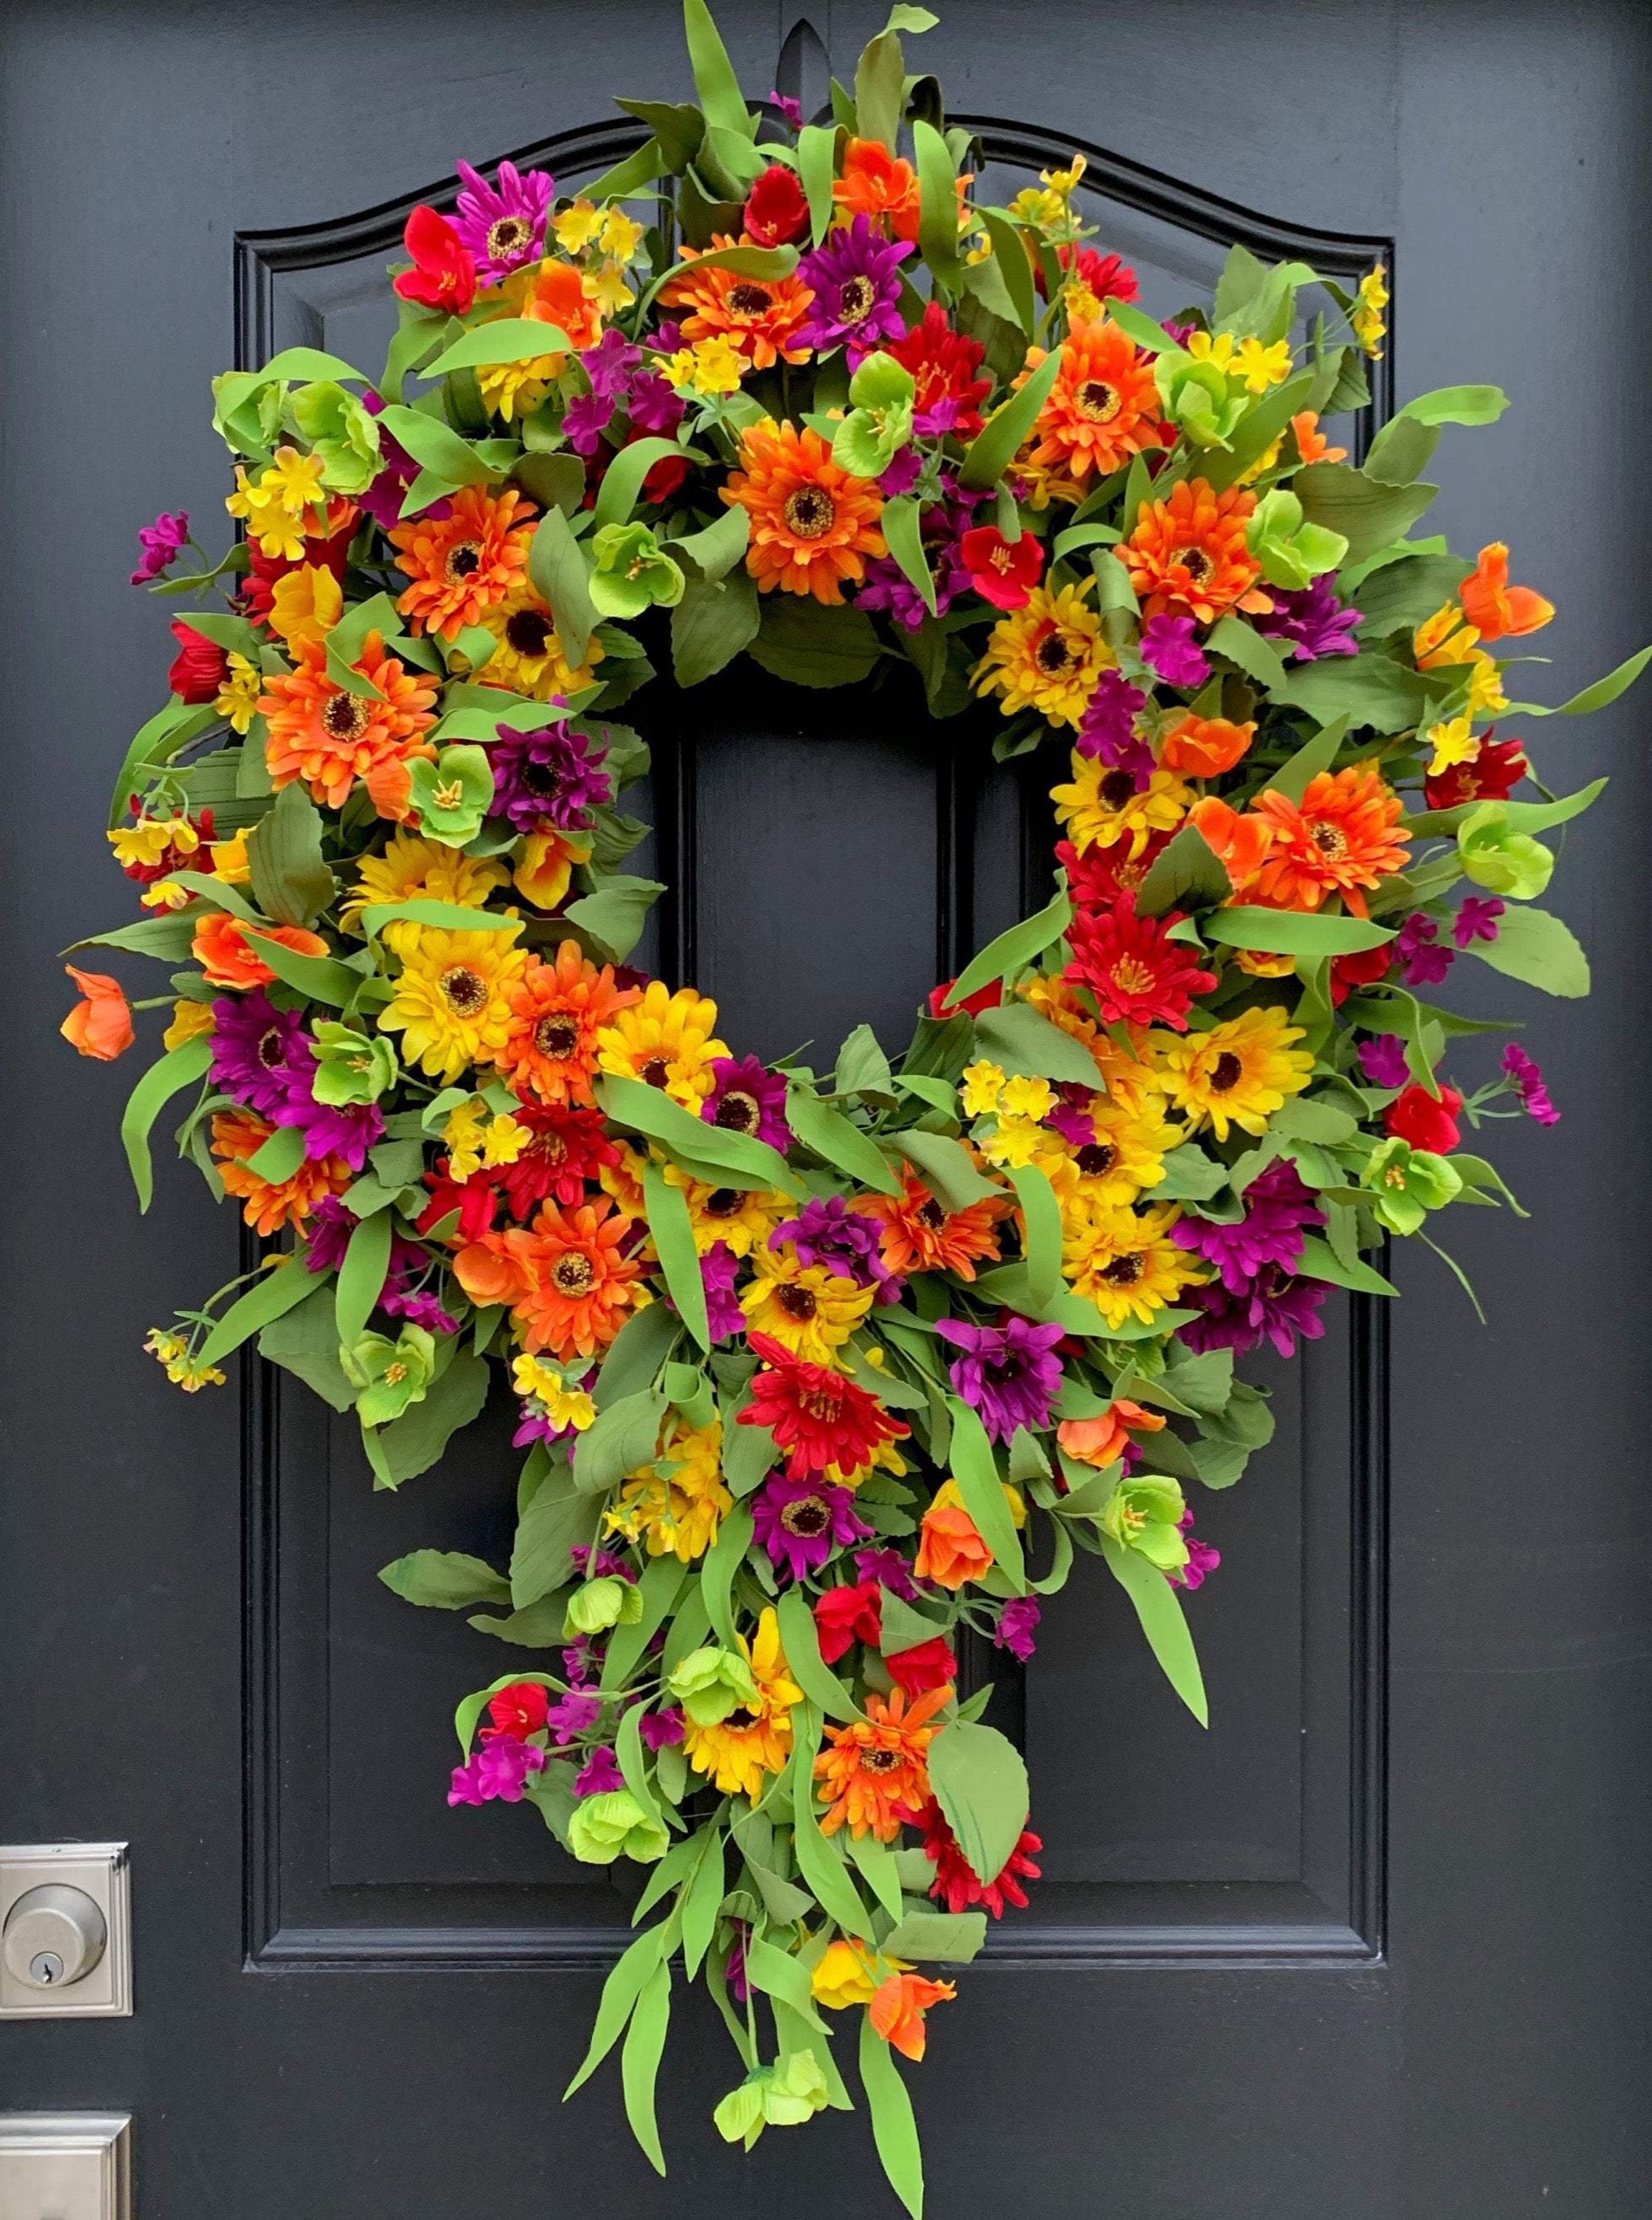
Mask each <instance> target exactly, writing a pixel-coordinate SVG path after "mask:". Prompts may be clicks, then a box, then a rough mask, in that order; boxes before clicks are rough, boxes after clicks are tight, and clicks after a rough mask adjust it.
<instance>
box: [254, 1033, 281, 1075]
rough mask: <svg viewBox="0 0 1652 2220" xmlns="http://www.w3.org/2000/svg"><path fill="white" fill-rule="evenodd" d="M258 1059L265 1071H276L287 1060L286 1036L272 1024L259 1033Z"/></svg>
mask: <svg viewBox="0 0 1652 2220" xmlns="http://www.w3.org/2000/svg"><path fill="white" fill-rule="evenodd" d="M257 1054H258V1060H259V1063H261V1064H262V1065H263V1066H264V1069H265V1070H266V1071H278V1070H279V1069H281V1066H282V1065H283V1064H284V1063H285V1062H286V1060H287V1041H286V1036H285V1035H284V1033H282V1032H280V1031H278V1030H277V1027H276V1026H271V1027H270V1030H269V1031H268V1032H265V1033H260V1034H259V1045H258V1051H257Z"/></svg>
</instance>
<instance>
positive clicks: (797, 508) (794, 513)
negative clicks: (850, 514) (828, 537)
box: [784, 485, 838, 539]
mask: <svg viewBox="0 0 1652 2220" xmlns="http://www.w3.org/2000/svg"><path fill="white" fill-rule="evenodd" d="M784 514H785V518H786V523H787V526H788V527H789V530H790V531H791V533H793V535H794V536H795V538H796V539H820V535H821V534H822V533H826V532H830V531H831V529H832V525H833V524H834V523H835V522H836V521H837V515H838V504H837V503H836V502H834V501H833V500H832V496H831V495H830V494H829V493H828V492H827V491H826V489H825V487H824V486H812V485H811V486H799V488H798V489H797V491H796V492H795V494H793V495H791V496H790V497H789V500H788V501H787V503H786V507H785V511H784Z"/></svg>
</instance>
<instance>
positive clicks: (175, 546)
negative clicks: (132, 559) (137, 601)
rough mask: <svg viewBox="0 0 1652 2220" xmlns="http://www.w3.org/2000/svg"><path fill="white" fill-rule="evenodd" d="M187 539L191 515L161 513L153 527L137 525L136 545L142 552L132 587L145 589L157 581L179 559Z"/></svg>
mask: <svg viewBox="0 0 1652 2220" xmlns="http://www.w3.org/2000/svg"><path fill="white" fill-rule="evenodd" d="M189 536H190V512H189V511H188V509H187V508H180V509H175V510H173V511H171V513H170V514H169V513H168V511H167V510H165V509H164V508H163V509H162V511H161V513H160V514H159V516H158V517H157V518H156V519H155V521H154V522H153V524H144V525H140V526H139V527H138V545H139V546H140V548H141V549H142V550H143V552H142V554H141V556H140V558H139V562H138V567H137V569H136V570H135V571H134V572H133V573H132V583H133V584H134V586H146V585H147V584H148V583H149V581H150V580H151V579H152V578H159V577H161V576H162V574H163V573H164V572H165V571H166V570H167V569H168V568H169V567H170V566H171V564H173V563H175V562H176V561H177V559H178V550H179V549H180V548H181V547H182V546H184V542H185V541H186V540H187V539H188V538H189Z"/></svg>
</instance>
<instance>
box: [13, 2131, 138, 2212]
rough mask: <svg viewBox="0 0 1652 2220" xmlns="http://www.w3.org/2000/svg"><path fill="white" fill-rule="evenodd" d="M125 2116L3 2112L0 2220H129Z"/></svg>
mask: <svg viewBox="0 0 1652 2220" xmlns="http://www.w3.org/2000/svg"><path fill="white" fill-rule="evenodd" d="M131 2214H132V2122H131V2120H130V2118H129V2117H128V2116H127V2115H126V2114H125V2113H115V2112H110V2113H104V2112H64V2113H50V2112H0V2220H131Z"/></svg>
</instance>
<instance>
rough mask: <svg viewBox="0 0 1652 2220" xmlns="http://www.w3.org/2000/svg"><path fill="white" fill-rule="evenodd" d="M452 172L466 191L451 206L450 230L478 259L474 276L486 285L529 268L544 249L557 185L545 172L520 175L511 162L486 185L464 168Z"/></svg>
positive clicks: (467, 166) (462, 165)
mask: <svg viewBox="0 0 1652 2220" xmlns="http://www.w3.org/2000/svg"><path fill="white" fill-rule="evenodd" d="M454 166H455V167H456V168H457V170H458V174H459V181H460V183H461V184H463V185H464V191H463V192H462V193H461V194H460V195H459V196H458V201H457V203H455V206H454V211H453V224H454V228H455V229H456V230H457V231H458V235H459V237H460V238H461V239H462V240H464V244H465V246H466V247H467V248H468V249H469V251H470V252H471V253H472V254H473V255H474V256H475V257H476V274H477V277H478V278H480V279H481V281H482V283H483V284H484V285H490V284H493V283H494V282H495V280H496V279H497V278H508V276H509V275H510V273H511V271H513V270H520V269H521V266H522V265H523V264H524V263H525V262H532V261H533V259H534V258H535V256H536V255H537V254H538V253H539V250H540V249H541V247H543V246H544V245H545V220H546V218H547V217H548V216H549V215H550V213H551V203H552V201H553V200H554V199H555V198H556V192H557V181H556V179H555V178H553V177H552V176H551V175H550V174H549V172H548V171H545V170H529V171H527V174H526V175H524V174H523V173H522V172H521V171H520V170H519V169H518V168H517V166H516V165H515V163H514V162H502V163H501V164H500V165H499V171H498V181H497V183H496V184H491V185H490V184H489V183H488V181H487V179H486V178H484V177H483V175H482V174H481V172H480V171H477V170H473V169H472V168H471V165H470V164H469V163H468V162H459V163H456V164H455V165H454Z"/></svg>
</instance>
